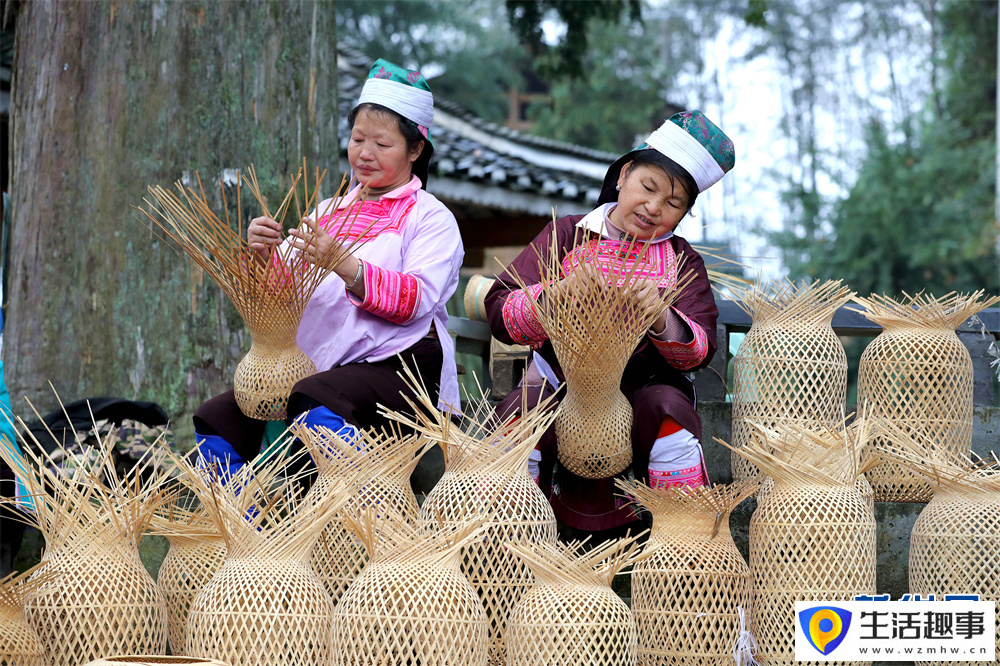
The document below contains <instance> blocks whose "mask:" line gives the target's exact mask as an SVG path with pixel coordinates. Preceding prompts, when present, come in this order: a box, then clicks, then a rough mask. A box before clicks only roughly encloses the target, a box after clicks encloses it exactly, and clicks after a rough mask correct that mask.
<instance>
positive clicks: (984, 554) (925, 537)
mask: <svg viewBox="0 0 1000 666" xmlns="http://www.w3.org/2000/svg"><path fill="white" fill-rule="evenodd" d="M883 428H884V430H883V431H882V434H883V435H884V436H885V438H886V439H885V441H884V443H883V445H882V449H881V453H882V454H883V455H886V456H889V457H891V458H892V459H893V462H895V463H896V464H898V465H901V466H904V467H906V468H907V469H909V470H912V471H913V472H915V473H918V474H921V475H922V476H923V477H924V478H926V479H927V480H928V482H929V483H931V484H932V485H933V486H934V493H933V497H932V498H931V500H930V502H928V503H927V506H925V507H924V508H923V510H922V511H921V512H920V515H919V516H918V517H917V521H916V523H915V524H914V525H913V531H912V532H911V533H910V572H909V573H910V588H909V589H910V592H911V593H913V594H920V595H930V594H934V595H937V598H938V599H941V598H943V595H946V594H978V595H979V598H980V599H981V600H983V601H992V602H994V604H996V611H997V619H996V646H997V652H996V655H995V659H996V661H1000V558H998V557H997V553H1000V461H997V459H996V454H994V456H993V458H992V459H987V460H976V459H974V458H972V457H969V458H965V459H964V460H961V459H960V458H958V457H955V458H952V459H949V460H935V459H934V458H933V456H932V455H931V454H930V452H929V451H928V449H930V448H931V447H932V446H934V444H935V441H934V440H932V439H930V438H929V437H921V436H919V435H917V436H916V437H914V436H913V435H911V434H909V433H907V432H905V431H903V429H902V428H899V427H898V426H893V425H891V424H883ZM918 663H928V664H938V663H941V664H944V663H946V662H918ZM947 663H949V664H955V663H962V664H973V663H982V662H947Z"/></svg>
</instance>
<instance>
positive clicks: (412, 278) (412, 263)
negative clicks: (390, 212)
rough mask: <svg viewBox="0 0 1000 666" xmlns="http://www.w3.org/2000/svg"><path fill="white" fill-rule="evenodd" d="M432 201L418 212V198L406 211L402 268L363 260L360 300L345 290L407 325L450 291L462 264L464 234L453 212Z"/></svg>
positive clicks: (361, 305)
mask: <svg viewBox="0 0 1000 666" xmlns="http://www.w3.org/2000/svg"><path fill="white" fill-rule="evenodd" d="M434 203H436V204H437V205H435V206H432V207H430V208H429V209H428V210H418V209H419V208H421V203H420V201H419V200H418V203H417V205H416V206H414V208H413V210H412V211H410V219H408V220H407V226H406V230H405V233H404V242H403V248H404V250H403V261H402V269H401V270H398V271H396V270H389V269H386V268H382V267H380V266H378V265H377V264H376V263H374V262H372V261H368V260H365V262H364V280H365V297H364V299H360V298H358V297H357V296H355V295H354V294H352V293H351V292H347V297H348V298H349V299H350V300H351V302H352V303H353V304H354V305H356V306H357V307H359V308H361V309H363V310H366V311H368V312H370V313H372V314H374V315H376V316H378V317H380V318H382V319H384V320H386V321H388V322H391V323H394V324H406V323H408V322H410V321H412V320H414V319H416V318H417V317H419V316H422V315H424V314H427V313H430V312H431V311H432V310H433V309H434V308H435V307H436V306H437V304H438V303H439V301H441V299H442V298H444V297H445V296H444V295H445V293H446V292H447V293H449V294H450V293H451V292H452V291H454V287H453V286H451V288H450V290H449V286H450V285H451V283H453V282H456V281H457V279H458V270H459V268H461V265H462V257H463V256H464V250H463V249H462V237H461V234H460V233H459V231H458V223H457V222H456V221H455V216H454V215H452V213H451V211H449V210H448V209H447V208H445V206H444V205H443V204H440V202H437V200H434ZM456 248H457V251H456Z"/></svg>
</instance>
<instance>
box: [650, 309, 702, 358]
mask: <svg viewBox="0 0 1000 666" xmlns="http://www.w3.org/2000/svg"><path fill="white" fill-rule="evenodd" d="M671 309H672V310H673V311H674V312H675V313H676V314H677V316H679V317H680V318H681V320H682V321H684V323H686V324H687V325H688V327H689V328H690V329H691V333H692V334H693V339H692V340H691V341H690V342H677V341H676V340H668V339H667V337H666V336H667V331H666V329H664V331H663V333H661V334H660V335H654V334H653V333H650V334H649V339H650V340H652V342H653V345H655V346H656V349H657V351H659V352H660V355H661V356H663V358H664V360H666V362H667V363H669V364H670V365H672V366H673V367H675V368H677V369H678V370H690V369H692V368H695V367H697V366H698V365H700V364H701V363H702V361H704V360H705V358H706V357H707V356H708V333H707V332H706V331H705V329H704V328H702V327H701V325H700V324H698V323H697V322H695V321H693V320H691V319H690V318H688V317H687V316H686V315H685V314H684V313H683V312H681V311H679V310H677V309H676V308H671Z"/></svg>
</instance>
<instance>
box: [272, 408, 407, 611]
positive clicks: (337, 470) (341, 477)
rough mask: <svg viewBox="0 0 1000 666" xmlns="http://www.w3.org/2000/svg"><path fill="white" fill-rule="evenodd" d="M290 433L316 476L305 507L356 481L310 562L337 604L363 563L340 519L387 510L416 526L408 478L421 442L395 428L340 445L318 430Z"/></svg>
mask: <svg viewBox="0 0 1000 666" xmlns="http://www.w3.org/2000/svg"><path fill="white" fill-rule="evenodd" d="M291 432H292V433H293V434H294V435H295V436H296V437H298V439H299V441H301V442H302V443H303V445H304V446H305V447H306V449H307V450H308V451H309V454H310V456H311V457H312V459H313V461H314V462H315V463H316V467H317V468H318V470H319V475H318V476H317V478H316V481H315V482H314V483H313V486H312V488H311V489H310V490H309V494H308V496H307V497H306V499H307V501H308V500H310V499H311V498H312V497H314V496H323V495H325V494H326V492H327V487H328V486H331V485H337V484H340V483H344V482H346V480H347V479H355V482H354V483H353V484H351V486H350V488H351V492H350V496H349V497H348V499H347V502H346V504H345V505H344V507H343V509H341V511H340V512H338V514H337V516H336V517H334V519H333V520H331V521H330V522H329V523H328V524H327V526H326V527H325V528H324V529H323V533H322V535H321V536H320V538H319V540H317V542H316V545H315V546H314V547H313V550H312V554H311V560H310V561H311V563H312V567H313V570H315V571H316V573H317V575H318V576H319V577H320V580H322V581H323V585H325V586H326V589H327V590H328V591H329V592H330V596H332V597H333V599H334V601H337V600H339V599H340V597H341V595H343V593H344V591H345V590H346V589H347V587H348V586H349V585H350V584H351V583H352V582H354V579H356V578H357V577H358V575H359V574H360V573H361V571H362V569H364V566H365V563H366V562H367V561H368V552H367V550H366V549H365V546H364V544H363V543H362V542H361V541H360V540H359V539H358V538H357V536H355V534H354V532H353V531H352V530H351V529H350V528H349V527H347V525H346V524H345V523H344V520H343V516H344V515H354V516H358V515H360V514H361V513H362V512H363V511H364V510H365V509H366V508H372V509H373V510H376V511H381V510H383V509H385V508H389V509H391V510H392V511H394V512H395V513H397V514H399V515H400V516H402V517H403V519H404V520H406V521H408V522H413V523H415V522H416V520H417V510H418V508H419V507H418V506H417V498H416V497H414V495H413V489H412V487H411V486H410V474H411V473H412V472H413V470H414V468H415V467H416V466H417V463H418V462H420V456H421V455H422V453H423V450H422V449H423V446H424V441H423V440H422V439H421V438H420V437H417V436H414V435H406V436H404V435H403V434H402V433H401V432H400V431H399V429H398V428H390V429H389V430H388V431H383V432H376V431H374V430H362V431H361V432H360V433H359V435H358V437H357V438H354V439H344V438H342V437H340V436H339V435H337V433H335V432H333V431H332V430H329V429H328V428H324V427H322V426H319V427H315V428H309V427H306V426H304V425H302V424H300V423H296V424H294V425H292V427H291Z"/></svg>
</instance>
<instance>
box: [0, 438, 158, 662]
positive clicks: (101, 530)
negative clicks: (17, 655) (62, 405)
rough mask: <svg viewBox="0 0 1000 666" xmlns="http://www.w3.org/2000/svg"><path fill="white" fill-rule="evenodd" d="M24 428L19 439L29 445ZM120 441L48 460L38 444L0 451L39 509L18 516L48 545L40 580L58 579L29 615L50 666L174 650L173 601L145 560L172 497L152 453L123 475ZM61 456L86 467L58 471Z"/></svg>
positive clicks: (31, 602) (34, 600) (29, 607)
mask: <svg viewBox="0 0 1000 666" xmlns="http://www.w3.org/2000/svg"><path fill="white" fill-rule="evenodd" d="M18 421H19V425H20V427H21V429H22V436H24V437H29V438H32V435H31V433H30V431H28V429H27V427H25V424H24V422H23V421H21V420H20V419H18ZM32 439H33V438H32ZM116 441H117V434H116V433H115V432H113V431H112V432H111V433H109V434H108V436H107V437H106V438H105V439H104V440H103V441H102V442H99V444H98V446H96V447H94V448H91V447H84V448H83V449H82V450H81V452H80V453H79V454H78V455H77V454H74V453H70V452H69V451H66V450H60V449H57V450H56V452H55V454H53V455H49V454H47V453H44V449H43V448H42V446H41V445H40V444H39V443H38V442H37V441H35V442H34V446H29V447H25V449H24V453H23V454H22V453H17V452H15V451H13V450H11V449H9V448H7V447H0V455H2V456H3V458H4V460H5V461H6V462H7V464H8V465H10V466H11V468H12V469H14V470H15V472H16V473H17V474H18V476H19V477H20V478H21V479H22V481H23V482H24V484H25V486H26V488H27V491H28V493H29V494H30V495H31V496H32V498H33V502H34V507H35V511H34V512H33V513H22V514H19V515H21V516H23V517H24V520H25V522H26V523H27V524H29V525H31V526H33V527H36V528H38V530H39V531H40V532H41V533H42V536H43V537H44V539H45V545H46V547H45V552H44V553H43V555H42V565H41V566H40V567H39V568H38V571H37V573H36V575H37V576H47V575H48V574H50V573H55V574H58V575H55V576H53V577H52V578H51V579H47V580H48V582H47V584H46V586H45V588H46V594H43V595H37V596H33V597H31V598H29V599H28V600H27V603H26V604H25V609H24V614H25V617H26V618H27V620H28V623H29V624H30V625H31V627H32V628H33V629H34V630H35V632H36V633H37V634H38V637H39V639H40V640H41V641H42V644H43V645H45V646H46V648H47V649H48V652H49V659H50V663H51V665H52V666H78V664H80V663H81V662H85V661H90V660H92V659H96V658H98V657H100V656H101V655H106V654H116V653H128V652H137V653H150V652H152V653H163V652H165V651H166V649H167V604H166V600H165V599H164V596H163V593H162V592H161V591H160V589H159V588H158V587H157V585H156V583H155V582H154V581H153V579H152V577H150V575H149V573H148V572H147V571H146V568H145V567H144V566H143V564H142V560H141V559H140V557H139V540H140V539H141V538H142V534H143V532H145V531H146V529H147V527H148V525H149V522H150V520H151V518H152V516H153V514H154V513H155V512H156V510H157V509H158V508H159V507H160V505H161V504H163V503H164V502H165V501H166V499H167V493H166V490H165V489H164V480H165V473H164V472H161V471H159V470H158V469H157V468H156V465H155V462H154V460H153V457H152V452H151V453H150V454H147V455H146V456H144V457H143V458H142V459H141V460H140V461H139V462H137V463H136V465H135V466H134V467H133V468H132V469H131V470H129V471H128V472H126V473H124V474H122V473H120V472H119V471H118V470H117V469H116V468H115V465H114V461H113V458H112V455H111V452H112V450H113V449H114V446H115V442H116ZM154 449H155V446H154ZM36 451H41V452H43V453H36ZM56 455H61V456H62V459H63V460H74V459H75V460H77V461H79V462H78V464H77V465H75V466H73V467H72V469H66V468H63V469H61V470H60V469H59V466H58V465H56V464H55V462H54V459H53V458H54V456H56ZM11 502H12V501H11ZM11 502H8V503H11Z"/></svg>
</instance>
